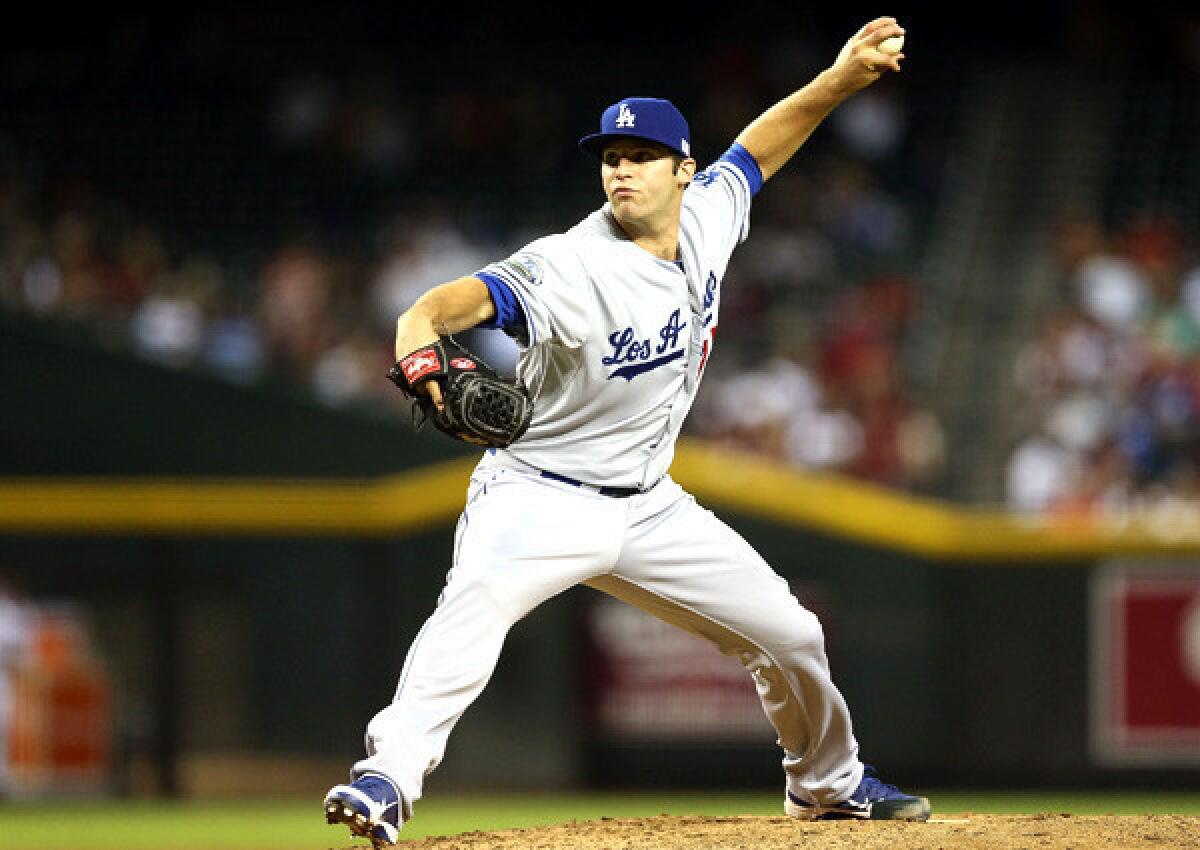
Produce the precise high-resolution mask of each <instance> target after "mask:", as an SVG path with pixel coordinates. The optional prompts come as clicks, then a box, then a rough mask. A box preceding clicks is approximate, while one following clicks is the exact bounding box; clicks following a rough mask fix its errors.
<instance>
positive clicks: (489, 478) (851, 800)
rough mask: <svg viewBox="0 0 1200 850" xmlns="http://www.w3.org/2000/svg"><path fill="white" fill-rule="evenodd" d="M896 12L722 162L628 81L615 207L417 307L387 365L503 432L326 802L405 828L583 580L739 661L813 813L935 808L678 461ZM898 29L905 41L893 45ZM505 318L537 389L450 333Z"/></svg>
mask: <svg viewBox="0 0 1200 850" xmlns="http://www.w3.org/2000/svg"><path fill="white" fill-rule="evenodd" d="M903 34H904V30H903V29H902V28H901V27H900V26H899V25H898V24H897V22H896V21H895V19H893V18H887V17H885V18H878V19H876V20H873V21H871V22H870V23H868V24H866V25H865V26H864V27H863V28H862V29H861V30H859V31H858V32H857V33H856V34H855V35H854V36H853V37H851V38H850V39H849V41H847V42H846V44H845V46H844V47H843V48H842V49H841V51H840V53H839V54H838V56H837V59H836V60H835V61H834V63H833V64H832V65H831V66H830V67H829V68H828V69H827V70H825V71H823V72H822V73H821V74H819V75H818V76H817V77H816V78H815V79H814V80H813V81H812V82H810V83H809V84H808V85H806V86H805V87H804V88H802V89H800V90H799V91H796V92H795V93H793V94H791V95H790V96H788V97H786V98H784V99H783V100H781V101H779V102H778V103H776V104H775V105H774V106H772V107H770V108H769V109H768V110H767V111H766V112H764V113H763V114H762V115H760V116H759V117H758V118H757V119H755V120H754V121H753V122H752V123H751V124H750V125H749V126H748V127H746V128H745V130H743V131H742V133H741V134H740V135H739V136H738V137H737V139H736V141H735V142H734V143H733V145H732V146H731V147H730V148H729V150H728V151H726V152H725V153H724V154H723V155H722V156H721V157H719V158H718V159H717V160H716V162H714V163H712V164H711V165H710V166H708V167H707V168H705V169H704V170H699V169H698V168H697V163H696V160H695V159H693V157H692V149H691V136H690V132H689V129H688V124H687V122H686V121H685V119H684V117H683V116H682V115H681V114H680V113H679V111H678V110H677V109H676V108H675V107H674V106H673V105H672V104H671V103H669V102H667V101H665V100H660V99H656V98H649V97H630V98H626V99H624V100H621V101H619V102H617V103H615V104H613V105H612V106H610V107H609V108H608V109H607V110H605V112H604V113H603V115H602V116H601V119H600V128H599V132H596V133H593V134H591V135H588V136H585V137H584V138H583V139H581V140H580V146H581V148H582V149H583V150H584V151H585V152H587V153H588V154H591V155H593V156H595V157H596V158H598V160H599V166H600V180H601V186H602V188H603V190H604V194H605V197H606V203H605V204H604V205H603V206H602V207H601V208H600V209H598V210H596V211H595V212H594V213H592V214H591V215H589V216H588V217H587V218H585V219H584V220H583V221H581V222H579V223H578V224H577V225H575V226H574V227H572V228H571V229H569V230H567V231H566V232H565V233H559V234H555V235H552V236H547V237H545V238H542V239H538V240H536V241H534V242H532V243H530V244H529V245H527V246H525V247H524V248H523V249H521V250H520V251H518V252H517V253H515V254H513V255H512V256H510V257H508V258H506V259H503V260H500V261H498V262H494V263H492V264H490V265H488V266H486V267H485V268H483V269H479V270H477V271H475V272H474V273H472V274H470V275H468V276H466V277H462V278H459V279H458V280H455V281H452V282H449V283H445V284H442V285H440V286H437V287H435V288H433V289H431V290H429V291H428V292H427V293H426V294H425V295H424V296H422V297H421V298H420V299H419V300H418V301H417V302H416V303H415V304H414V305H413V306H412V307H411V308H410V309H409V310H408V311H406V312H405V313H404V314H403V315H402V316H400V318H399V320H398V322H397V327H396V357H397V363H396V366H395V367H394V368H393V370H392V372H391V373H390V377H391V378H392V380H393V381H395V382H396V383H397V385H398V386H400V388H401V389H402V390H403V391H404V392H405V393H407V394H408V395H410V396H411V397H413V398H414V399H416V400H417V402H418V404H419V405H420V406H421V408H422V409H423V410H424V412H425V414H426V415H427V416H428V417H429V418H430V419H431V420H432V421H433V422H434V424H435V425H436V426H437V427H438V428H440V429H442V430H443V431H445V432H446V433H448V434H451V435H453V436H455V437H458V438H460V439H465V440H468V441H470V442H472V443H475V444H478V445H481V446H486V447H487V448H486V450H485V452H484V454H483V457H482V459H481V460H480V461H479V464H478V466H477V467H476V469H475V471H474V474H473V475H472V477H471V482H470V485H469V488H468V491H467V499H466V506H465V507H464V509H463V512H462V515H461V517H460V519H459V522H458V527H457V530H456V533H455V546H454V555H453V564H452V567H451V569H450V572H449V575H448V576H447V580H446V586H445V589H444V591H443V592H442V595H441V597H440V598H439V600H438V604H437V607H436V609H435V610H434V612H433V614H432V616H430V618H429V620H428V621H427V622H426V623H425V625H424V627H423V628H422V629H421V630H420V633H419V634H418V635H417V638H416V640H415V641H414V642H413V644H412V647H411V648H410V650H409V653H408V658H407V660H406V662H405V665H404V669H403V672H402V673H401V676H400V681H399V685H398V686H397V688H396V694H395V699H394V701H393V702H392V703H391V704H390V705H388V706H387V707H386V708H384V709H383V710H382V711H380V712H379V713H378V714H377V715H376V716H375V717H374V718H373V719H372V720H371V721H370V723H369V725H368V726H367V732H366V750H367V753H366V757H365V758H364V759H362V760H361V761H359V762H358V763H356V764H355V765H354V766H353V768H352V771H351V779H352V781H351V782H350V783H349V784H345V785H338V786H336V787H334V788H333V789H332V790H331V791H330V792H329V794H328V795H327V797H326V798H325V808H324V811H325V815H326V819H327V820H328V821H329V822H330V823H344V824H346V825H347V826H349V828H350V830H351V832H352V833H353V834H355V835H360V836H365V837H368V838H370V839H371V841H372V842H373V843H374V844H375V845H376V847H377V848H378V847H387V846H390V845H392V844H394V843H396V841H397V839H398V833H399V829H400V827H401V826H402V825H403V823H404V821H406V820H407V819H408V818H410V817H411V816H412V814H413V807H414V805H415V804H416V803H417V801H418V800H419V799H420V798H421V793H422V785H423V782H424V779H425V777H426V776H427V775H428V774H429V773H430V771H432V770H433V769H434V768H436V767H437V765H438V763H439V761H440V760H441V759H442V756H443V753H444V751H445V747H446V740H447V737H448V736H449V734H450V731H451V729H452V728H453V727H454V724H455V723H456V722H457V721H458V719H459V717H460V716H461V715H462V713H463V712H464V711H465V710H466V708H467V707H468V706H469V705H470V704H471V703H472V702H473V701H474V700H475V698H476V697H477V696H478V695H479V694H480V692H481V691H482V690H483V688H484V686H485V685H486V684H487V682H488V679H489V678H490V677H491V675H492V672H493V670H494V668H495V665H496V662H497V659H498V657H499V654H500V650H501V646H502V644H503V642H504V639H505V636H506V635H507V633H508V631H509V629H510V628H511V627H512V626H513V624H514V623H516V622H517V621H518V620H520V619H521V618H522V617H523V616H525V614H527V613H528V612H529V611H531V610H532V609H533V608H534V607H536V606H537V605H539V604H540V603H542V602H543V601H545V600H546V599H549V598H550V597H552V596H554V595H556V594H558V593H560V592H562V591H564V590H566V589H567V588H570V587H572V586H574V585H576V584H580V583H584V584H587V585H590V586H591V587H593V588H596V589H598V590H601V591H603V592H605V593H608V594H611V595H612V596H614V597H616V598H618V599H621V600H624V601H626V602H628V603H630V604H632V605H636V606H638V607H639V608H642V609H644V610H646V611H648V612H650V613H652V614H654V615H656V616H658V617H661V618H662V619H664V620H666V621H668V622H670V623H672V624H674V625H676V626H678V627H680V628H682V629H686V630H687V631H689V632H691V633H693V634H695V635H699V636H701V637H704V638H706V639H708V640H710V641H712V642H713V643H714V644H716V646H717V647H718V648H719V649H720V650H721V651H722V652H724V653H727V654H731V655H733V656H735V657H737V658H738V659H740V660H741V662H742V664H743V665H745V667H746V669H747V670H748V671H749V672H750V674H751V676H752V677H753V680H754V683H755V686H756V688H757V690H758V693H759V695H760V696H761V698H762V704H763V708H764V710H765V711H766V713H767V716H768V717H769V718H770V721H771V723H772V724H773V725H774V727H775V729H776V730H777V732H778V739H779V743H780V745H781V747H782V749H783V771H784V782H785V798H784V806H785V810H786V812H787V814H789V815H791V816H792V817H795V818H804V819H813V818H875V819H881V818H886V819H905V820H925V819H927V818H928V817H929V811H930V809H929V803H928V802H927V801H926V800H925V799H924V798H921V797H915V796H911V795H908V794H905V793H902V792H901V791H899V790H898V789H897V788H895V787H894V786H892V785H888V784H886V783H884V782H882V781H881V780H880V779H879V778H878V777H876V776H875V774H874V771H873V770H872V769H871V768H869V767H866V766H864V765H863V763H862V762H861V761H860V759H859V750H858V744H857V742H856V741H855V738H854V733H853V730H852V726H851V720H850V712H849V709H848V708H847V706H846V702H845V700H844V699H843V698H842V695H841V693H840V692H839V691H838V689H837V687H836V686H835V685H834V682H833V680H832V678H831V675H830V670H829V664H828V662H827V660H826V656H825V648H824V638H823V635H822V630H821V625H820V623H819V622H818V621H817V619H816V617H815V616H814V615H813V614H812V613H811V612H809V611H807V610H806V609H804V608H803V607H801V605H800V604H799V603H798V602H797V600H796V598H795V597H794V596H793V595H792V594H791V592H790V591H789V589H788V585H787V582H786V581H784V580H783V579H782V578H781V577H779V576H778V575H776V574H775V573H774V572H773V571H772V569H771V568H770V566H768V564H767V563H766V562H765V561H764V560H763V559H762V557H761V556H759V554H758V553H757V552H755V550H754V549H753V548H751V547H750V545H749V544H748V543H747V542H746V541H745V540H743V539H742V538H741V537H740V536H739V535H738V534H737V533H736V532H734V531H733V530H732V529H730V528H729V527H727V526H726V525H724V524H723V523H722V522H721V521H720V520H718V519H717V518H716V517H715V516H714V515H713V514H712V513H710V512H709V511H707V510H705V509H704V508H702V507H701V506H700V505H698V504H697V503H696V501H695V500H694V499H693V498H692V496H690V495H689V494H688V493H687V492H685V491H684V490H683V489H682V488H681V487H680V486H679V485H678V484H677V483H676V482H675V481H673V480H672V479H671V477H670V476H669V475H668V474H667V469H668V467H669V466H670V464H671V459H672V454H673V452H674V446H675V441H676V438H677V436H678V435H679V431H680V428H681V426H682V425H683V421H684V418H685V417H686V416H687V413H688V410H689V408H690V407H691V405H692V402H693V400H694V398H695V396H696V390H697V388H698V386H699V384H700V379H701V377H702V376H703V374H704V368H705V364H706V363H707V362H708V359H709V357H710V356H712V351H713V345H714V342H715V338H716V331H717V326H718V324H719V314H720V307H721V280H722V278H723V277H724V275H725V269H726V266H727V264H728V262H729V258H730V255H731V254H732V252H733V250H734V249H735V248H736V247H737V246H738V244H740V243H741V242H742V240H744V239H745V238H746V236H747V233H748V230H749V213H750V205H751V201H752V199H753V198H754V196H755V194H756V193H757V192H758V191H759V190H760V189H761V188H762V185H763V184H764V183H765V182H766V181H768V180H770V179H771V177H772V176H773V175H774V174H775V173H776V172H778V171H779V169H780V168H781V167H783V165H784V164H785V163H786V162H787V161H788V160H789V159H790V158H791V156H792V155H793V154H794V153H795V152H796V151H797V150H798V149H799V148H800V146H801V145H802V144H803V143H804V141H805V140H806V139H807V138H808V137H809V135H810V134H811V133H812V132H813V130H814V129H816V127H817V126H818V125H819V124H820V123H821V121H822V120H823V119H824V118H825V116H827V115H828V114H829V113H830V111H831V110H833V109H834V107H836V106H837V105H838V104H839V103H840V102H842V101H843V100H844V99H846V98H847V97H849V96H850V95H852V94H853V93H854V92H856V91H858V90H860V89H862V88H864V87H865V86H868V85H870V84H871V83H873V82H875V81H876V80H877V79H879V77H880V76H881V75H882V74H883V73H885V72H887V71H899V70H900V63H901V61H902V60H903V58H904V56H903V54H902V53H899V52H889V50H888V49H886V48H885V49H881V45H882V44H883V42H884V41H885V40H888V39H896V38H898V37H901V36H903ZM892 43H893V44H894V43H895V42H892ZM477 326H483V327H492V328H499V329H502V330H503V331H504V332H505V333H507V334H509V335H510V336H512V337H513V338H514V339H515V340H516V341H517V344H518V346H519V348H520V352H521V354H520V358H519V361H518V365H517V381H516V384H515V385H514V384H509V383H507V382H505V381H504V380H503V379H501V378H500V377H499V376H497V375H496V374H495V373H494V372H492V371H491V370H490V369H489V368H488V367H487V364H486V363H483V362H482V361H480V360H479V358H477V357H475V356H474V355H472V354H471V353H470V352H468V351H466V350H464V349H462V348H461V347H459V346H458V345H457V343H456V342H455V341H454V340H453V337H452V335H453V334H455V333H457V332H461V331H464V330H466V329H468V328H473V327H477Z"/></svg>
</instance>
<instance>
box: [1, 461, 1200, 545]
mask: <svg viewBox="0 0 1200 850" xmlns="http://www.w3.org/2000/svg"><path fill="white" fill-rule="evenodd" d="M474 465H475V459H474V458H473V457H472V458H464V459H461V460H454V461H449V462H445V463H440V464H436V465H433V466H428V467H424V468H422V469H418V470H415V471H412V472H408V473H404V474H401V475H396V476H389V477H385V478H380V479H373V480H342V481H331V480H315V481H306V480H245V479H236V480H212V479H170V480H146V479H104V480H46V479H28V480H12V479H9V480H7V481H0V532H3V533H10V534H12V533H16V534H64V533H71V534H83V535H88V534H181V535H293V536H330V535H347V536H381V535H403V534H407V533H413V532H416V531H420V530H423V529H430V528H436V527H438V526H444V525H448V524H449V523H451V522H453V521H454V519H455V517H457V515H458V513H459V511H460V510H461V508H462V504H463V500H464V498H465V491H466V485H467V481H468V479H469V477H470V473H471V470H472V468H473V467H474ZM671 472H672V475H673V476H674V477H675V479H676V480H678V481H679V483H680V484H682V485H683V486H684V487H686V488H687V489H688V490H690V491H691V492H692V493H694V494H695V495H696V497H697V499H699V501H700V502H701V503H703V504H705V505H707V506H709V507H712V508H714V509H726V510H729V511H733V512H735V513H738V514H742V515H745V516H748V517H753V518H759V519H764V520H768V521H772V522H776V523H780V524H782V525H792V526H797V527H800V528H805V529H811V530H814V531H818V532H822V533H826V534H831V535H835V536H839V537H843V538H846V539H849V540H852V541H857V542H861V543H866V544H871V545H877V546H881V547H884V548H891V549H896V550H899V551H904V552H910V553H914V554H918V555H922V556H925V557H932V558H944V559H954V558H960V559H969V560H999V559H1004V560H1008V561H1021V560H1034V559H1036V560H1046V559H1059V558H1061V559H1088V558H1094V557H1098V556H1104V555H1111V554H1120V553H1134V552H1136V553H1140V554H1155V553H1162V554H1181V553H1190V554H1197V555H1200V516H1197V515H1189V514H1187V513H1186V512H1183V513H1180V514H1178V515H1176V516H1174V517H1167V518H1159V520H1157V521H1144V520H1143V521H1139V522H1130V523H1113V522H1107V523H1103V522H1097V521H1089V520H1083V519H1080V520H1077V521H1074V522H1067V521H1063V520H1061V519H1045V518H1039V517H1019V516H1014V515H1012V514H1008V513H1004V512H997V511H978V510H972V509H967V508H961V507H956V506H953V505H950V504H948V503H946V502H941V501H937V500H934V499H926V498H920V497H916V496H912V495H907V494H902V493H898V492H895V491H892V490H888V489H885V488H882V487H877V486H873V485H871V484H867V483H864V482H861V481H856V480H853V479H849V478H846V477H842V476H836V475H819V474H814V473H807V472H800V471H797V470H795V469H790V468H786V467H781V466H780V465H779V464H777V463H775V462H773V461H771V460H768V459H764V458H762V457H760V456H757V455H752V454H744V453H738V452H732V451H730V450H728V449H724V448H720V447H716V446H712V445H709V444H706V443H703V442H700V441H696V440H681V441H680V444H679V448H678V451H677V454H676V458H675V463H674V465H673V466H672V467H671Z"/></svg>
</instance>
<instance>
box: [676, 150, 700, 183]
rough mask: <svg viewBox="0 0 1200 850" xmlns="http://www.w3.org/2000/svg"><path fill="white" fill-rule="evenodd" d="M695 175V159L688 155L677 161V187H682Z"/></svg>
mask: <svg viewBox="0 0 1200 850" xmlns="http://www.w3.org/2000/svg"><path fill="white" fill-rule="evenodd" d="M695 176H696V160H694V159H692V158H691V157H688V158H687V159H685V160H683V161H682V162H680V163H679V167H678V168H676V169H675V179H676V181H677V182H678V184H679V188H681V189H682V188H683V187H685V186H687V185H688V184H689V183H691V182H692V178H693V177H695Z"/></svg>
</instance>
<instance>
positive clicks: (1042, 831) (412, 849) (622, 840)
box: [358, 813, 1200, 850]
mask: <svg viewBox="0 0 1200 850" xmlns="http://www.w3.org/2000/svg"><path fill="white" fill-rule="evenodd" d="M401 847H403V848H405V850H483V848H487V849H488V850H493V848H495V849H496V850H734V848H737V850H757V848H764V850H766V848H770V850H779V848H813V850H817V848H820V850H918V848H919V850H934V848H946V850H1067V848H1072V850H1095V849H1096V848H1102V849H1103V850H1150V848H1153V850H1182V848H1200V818H1195V817H1181V816H1177V815H1141V816H1137V817H1132V816H1120V817H1118V816H1076V815H1066V814H1038V815H977V814H971V813H965V814H954V815H943V814H939V815H937V816H935V817H934V818H933V819H932V820H930V821H929V822H928V823H897V822H887V821H875V822H871V821H838V822H819V823H804V822H800V821H795V820H792V819H791V818H786V817H760V816H743V817H675V816H671V815H660V816H659V817H654V818H627V819H614V818H605V819H602V820H595V821H573V822H571V823H566V824H559V825H557V826H546V827H538V828H534V829H509V830H503V831H500V832H468V833H463V834H461V835H451V836H445V837H441V838H426V839H423V840H420V841H411V842H402V843H401ZM358 850H361V848H358Z"/></svg>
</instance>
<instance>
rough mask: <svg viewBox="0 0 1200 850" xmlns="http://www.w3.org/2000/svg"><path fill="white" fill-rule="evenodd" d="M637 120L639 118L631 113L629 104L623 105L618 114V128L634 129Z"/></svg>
mask: <svg viewBox="0 0 1200 850" xmlns="http://www.w3.org/2000/svg"><path fill="white" fill-rule="evenodd" d="M635 120H637V116H636V115H634V114H633V113H632V112H630V111H629V104H628V103H622V104H621V108H620V109H619V110H618V112H617V126H618V127H632V126H633V122H634V121H635Z"/></svg>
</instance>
